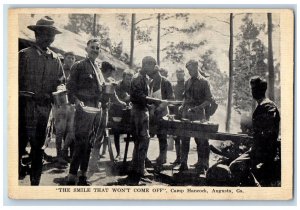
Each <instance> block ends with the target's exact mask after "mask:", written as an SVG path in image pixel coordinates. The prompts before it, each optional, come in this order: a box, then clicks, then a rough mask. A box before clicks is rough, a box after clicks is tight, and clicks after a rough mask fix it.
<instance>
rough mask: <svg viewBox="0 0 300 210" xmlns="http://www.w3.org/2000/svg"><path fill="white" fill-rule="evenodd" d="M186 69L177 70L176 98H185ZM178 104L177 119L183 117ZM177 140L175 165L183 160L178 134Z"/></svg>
mask: <svg viewBox="0 0 300 210" xmlns="http://www.w3.org/2000/svg"><path fill="white" fill-rule="evenodd" d="M184 76H185V74H184V70H183V69H181V68H180V69H177V70H176V77H177V83H176V85H174V87H173V89H174V95H175V100H177V101H182V100H183V97H184V95H183V93H184ZM178 108H179V107H178V106H176V107H175V117H176V119H180V118H181V116H180V115H181V114H180V113H179V111H178ZM174 140H175V150H176V160H175V161H174V162H173V163H172V164H173V165H178V164H180V162H181V138H180V136H176V137H175V138H174Z"/></svg>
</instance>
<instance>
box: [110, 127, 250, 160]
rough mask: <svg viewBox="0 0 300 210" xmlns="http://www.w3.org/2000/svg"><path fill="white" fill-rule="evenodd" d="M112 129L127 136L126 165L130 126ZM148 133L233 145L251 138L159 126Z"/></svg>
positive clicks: (244, 135)
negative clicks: (198, 138)
mask: <svg viewBox="0 0 300 210" xmlns="http://www.w3.org/2000/svg"><path fill="white" fill-rule="evenodd" d="M113 127H114V128H112V129H111V132H112V133H113V132H114V130H115V129H118V131H119V133H120V134H127V137H126V138H125V139H124V140H125V142H126V145H125V152H124V158H123V162H124V163H126V161H127V154H128V147H129V142H131V141H132V142H133V139H132V135H131V130H130V125H128V124H127V125H126V124H123V123H117V124H114V126H113ZM150 132H151V133H155V134H167V135H173V136H184V137H200V138H204V139H210V140H218V141H227V140H231V141H233V142H235V143H241V142H245V141H251V140H252V138H253V137H252V136H248V135H246V134H232V133H225V132H206V131H201V130H187V129H172V128H166V127H165V128H164V127H162V126H161V125H157V126H151V127H150Z"/></svg>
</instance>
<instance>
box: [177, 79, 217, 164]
mask: <svg viewBox="0 0 300 210" xmlns="http://www.w3.org/2000/svg"><path fill="white" fill-rule="evenodd" d="M211 100H212V94H211V91H210V85H209V82H208V81H207V79H206V78H204V77H203V76H202V75H201V74H199V75H198V77H196V78H195V77H191V78H190V79H188V80H187V81H186V83H185V87H184V103H183V107H182V118H186V119H189V120H191V121H196V120H200V121H203V120H205V119H206V117H205V109H204V108H199V107H197V106H199V105H201V104H202V103H203V102H205V101H211ZM195 107H197V108H196V110H194V111H193V112H188V110H189V109H191V108H195ZM195 141H196V144H197V153H198V163H197V167H198V168H199V169H205V168H206V169H207V168H208V160H209V152H210V150H209V144H208V139H204V138H195ZM189 149H190V138H189V137H182V157H181V165H182V166H183V167H186V168H187V160H188V153H189Z"/></svg>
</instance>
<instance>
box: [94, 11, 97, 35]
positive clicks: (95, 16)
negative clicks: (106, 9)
mask: <svg viewBox="0 0 300 210" xmlns="http://www.w3.org/2000/svg"><path fill="white" fill-rule="evenodd" d="M96 18H97V15H96V14H94V23H93V36H94V37H96Z"/></svg>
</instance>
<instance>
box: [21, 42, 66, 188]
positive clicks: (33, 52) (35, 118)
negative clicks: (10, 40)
mask: <svg viewBox="0 0 300 210" xmlns="http://www.w3.org/2000/svg"><path fill="white" fill-rule="evenodd" d="M63 81H64V73H63V67H62V64H61V62H60V60H59V57H58V56H57V54H56V53H54V52H53V51H51V50H50V49H49V48H48V49H47V51H43V50H42V49H40V48H39V47H38V46H32V47H29V48H26V49H23V50H21V51H20V52H19V90H20V91H30V92H33V93H34V96H33V98H25V97H23V96H20V98H19V99H20V100H19V116H20V117H19V160H21V158H22V153H23V152H24V151H25V148H26V145H27V142H28V140H29V141H30V146H31V151H30V153H31V155H30V156H31V174H30V181H31V185H39V182H40V177H41V173H42V166H43V162H42V159H43V153H44V151H43V150H42V147H43V145H44V142H45V137H46V133H45V132H46V127H47V122H48V118H49V113H50V110H51V102H52V97H51V96H52V92H55V91H56V88H57V86H58V85H60V84H62V83H63Z"/></svg>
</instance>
